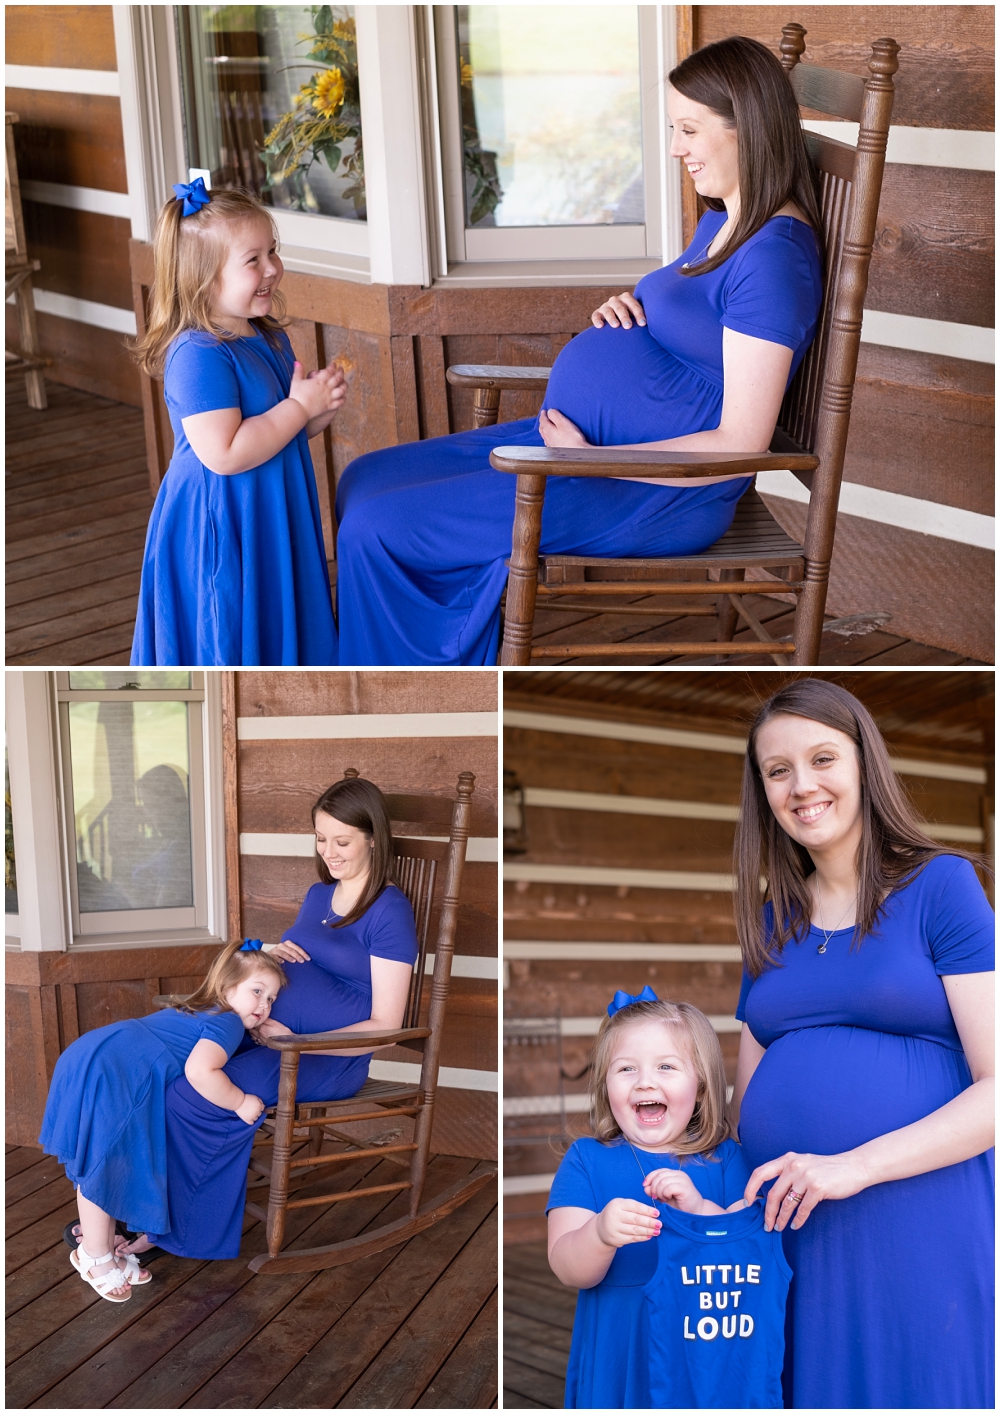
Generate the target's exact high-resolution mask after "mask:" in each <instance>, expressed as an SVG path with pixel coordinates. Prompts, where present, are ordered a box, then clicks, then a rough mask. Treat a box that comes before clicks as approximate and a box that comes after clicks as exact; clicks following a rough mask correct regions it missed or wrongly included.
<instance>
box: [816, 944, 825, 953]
mask: <svg viewBox="0 0 1000 1414" xmlns="http://www.w3.org/2000/svg"><path fill="white" fill-rule="evenodd" d="M816 951H817V952H826V943H820V945H819V947H818V948H817V949H816Z"/></svg>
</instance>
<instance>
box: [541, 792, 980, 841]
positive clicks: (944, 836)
mask: <svg viewBox="0 0 1000 1414" xmlns="http://www.w3.org/2000/svg"><path fill="white" fill-rule="evenodd" d="M524 803H525V805H526V806H527V807H529V808H539V807H541V808H547V809H553V810H586V811H598V812H602V813H604V812H606V813H608V814H612V815H657V816H665V817H667V818H670V819H679V820H724V821H727V822H735V821H737V820H739V818H740V810H739V806H738V805H706V804H704V803H703V802H702V801H700V800H659V799H656V798H655V797H653V796H647V795H599V794H597V793H596V792H594V791H584V790H548V789H546V788H544V787H541V786H525V787H524ZM922 828H923V829H924V830H925V831H926V833H927V834H929V835H930V836H931V838H932V839H935V840H954V841H955V842H956V843H958V842H961V843H963V844H981V843H982V839H983V831H982V828H981V826H979V825H941V824H936V823H932V822H924V824H923V826H922Z"/></svg>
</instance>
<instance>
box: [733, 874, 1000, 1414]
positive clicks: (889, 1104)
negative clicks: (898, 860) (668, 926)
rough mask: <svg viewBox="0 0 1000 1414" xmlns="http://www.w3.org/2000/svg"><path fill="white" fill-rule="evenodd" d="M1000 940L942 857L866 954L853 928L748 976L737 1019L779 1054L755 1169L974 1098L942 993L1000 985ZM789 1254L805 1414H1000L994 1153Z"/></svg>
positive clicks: (757, 1077)
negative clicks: (985, 982)
mask: <svg viewBox="0 0 1000 1414" xmlns="http://www.w3.org/2000/svg"><path fill="white" fill-rule="evenodd" d="M765 922H766V924H769V916H768V915H766V916H765ZM993 935H994V922H993V914H992V911H991V909H990V907H989V904H988V903H987V901H986V898H985V896H984V894H983V890H982V886H981V885H980V883H979V880H978V879H977V878H976V875H975V871H974V870H973V868H972V866H971V865H970V864H968V863H967V862H966V861H965V860H962V859H957V858H956V857H955V856H954V855H939V856H938V857H936V858H934V859H932V860H931V861H930V863H928V864H927V865H925V866H924V868H923V869H921V870H919V872H917V873H916V874H915V875H914V876H912V877H911V879H910V881H909V882H908V883H906V884H905V885H904V886H902V887H900V888H897V889H896V890H895V891H894V892H893V893H892V894H891V895H890V896H889V898H888V900H887V902H886V904H885V907H884V909H883V912H882V916H881V918H880V919H879V920H878V922H877V924H876V928H875V931H874V932H873V933H872V934H871V935H870V936H868V937H866V938H865V939H864V940H863V941H862V944H861V946H860V948H859V947H855V946H853V945H852V943H853V929H851V928H840V929H837V930H835V931H834V932H833V933H831V934H830V939H829V944H828V946H827V950H826V952H825V953H819V952H818V951H817V949H818V947H819V945H820V944H821V943H822V942H823V936H824V935H823V934H822V933H821V932H820V930H819V929H818V928H810V929H809V932H808V934H807V935H806V936H805V937H804V938H803V939H802V941H801V942H799V943H794V942H792V943H788V944H786V945H785V947H784V949H783V950H782V952H781V954H780V958H779V960H778V961H779V965H778V966H776V967H773V968H771V969H769V970H768V971H766V972H764V973H762V975H761V976H760V977H758V978H756V980H754V979H752V978H751V977H750V976H749V975H744V978H743V990H742V992H741V995H740V1005H739V1009H738V1011H737V1016H738V1017H739V1018H740V1019H741V1020H744V1021H745V1022H746V1024H747V1026H748V1027H749V1028H750V1030H751V1032H752V1033H753V1036H754V1038H755V1039H756V1040H757V1041H758V1042H759V1044H760V1045H762V1046H763V1047H765V1052H764V1055H763V1057H762V1058H761V1061H760V1064H759V1065H758V1066H757V1069H756V1070H755V1071H754V1073H753V1077H752V1079H751V1081H750V1084H749V1086H748V1087H747V1092H746V1094H745V1096H744V1098H743V1105H742V1111H741V1115H740V1138H741V1139H742V1141H743V1145H744V1151H745V1153H746V1158H747V1162H748V1163H749V1164H750V1165H751V1167H753V1168H756V1167H757V1166H758V1165H759V1164H763V1163H767V1162H768V1161H769V1160H771V1159H775V1158H779V1157H780V1156H781V1155H782V1154H785V1153H787V1152H789V1151H790V1150H793V1151H797V1152H798V1153H806V1154H809V1153H811V1154H840V1153H844V1152H846V1151H847V1150H850V1149H854V1148H856V1147H857V1146H858V1145H860V1144H865V1143H867V1142H868V1141H869V1140H870V1139H874V1138H877V1137H878V1136H879V1135H882V1134H888V1133H890V1132H891V1131H893V1130H896V1129H901V1128H903V1127H904V1126H905V1125H908V1124H913V1123H914V1122H915V1121H916V1120H919V1119H922V1118H923V1117H924V1116H925V1115H928V1114H930V1113H932V1111H934V1110H936V1109H939V1108H940V1107H941V1106H942V1105H944V1104H947V1102H948V1101H949V1100H951V1099H954V1097H955V1096H956V1095H959V1094H961V1092H962V1091H963V1090H965V1089H966V1088H967V1087H968V1086H969V1085H970V1084H971V1080H972V1077H971V1075H970V1073H969V1067H968V1065H967V1063H966V1060H965V1056H964V1054H963V1051H962V1043H961V1040H960V1039H959V1036H958V1032H957V1031H956V1029H955V1023H954V1021H953V1019H952V1015H951V1009H950V1007H949V1005H948V998H947V995H946V993H945V990H944V987H943V985H942V982H941V978H942V977H947V976H956V975H960V974H963V973H970V972H990V971H992V968H993ZM784 1237H785V1255H786V1257H787V1258H788V1262H789V1265H790V1266H791V1268H792V1270H793V1271H794V1273H795V1276H794V1279H793V1281H792V1287H791V1293H790V1296H789V1305H788V1328H787V1331H786V1364H785V1399H786V1403H787V1404H788V1405H789V1406H791V1407H794V1408H796V1409H802V1408H806V1409H983V1408H990V1409H991V1408H993V1407H994V1389H993V1332H994V1315H993V1274H994V1269H993V1152H992V1150H991V1151H990V1152H989V1153H986V1154H980V1155H978V1156H977V1157H976V1158H972V1159H966V1160H965V1161H964V1162H962V1163H957V1164H950V1165H948V1167H946V1168H939V1169H934V1170H933V1171H932V1172H930V1173H922V1174H917V1175H916V1176H915V1177H913V1178H903V1179H896V1180H894V1181H892V1182H889V1183H878V1184H875V1185H874V1186H873V1187H871V1188H865V1189H863V1190H862V1191H861V1192H860V1193H856V1194H855V1195H854V1196H853V1197H852V1198H842V1199H839V1200H836V1201H834V1200H832V1199H831V1200H828V1201H827V1202H823V1203H819V1204H818V1205H817V1206H816V1208H815V1209H814V1210H813V1211H812V1213H810V1215H809V1218H808V1220H807V1221H806V1223H805V1224H804V1226H803V1227H802V1228H801V1229H800V1230H799V1231H798V1232H794V1231H792V1229H791V1228H790V1227H789V1228H786V1229H785V1234H784Z"/></svg>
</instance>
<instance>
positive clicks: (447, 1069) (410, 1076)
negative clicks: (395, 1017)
mask: <svg viewBox="0 0 1000 1414" xmlns="http://www.w3.org/2000/svg"><path fill="white" fill-rule="evenodd" d="M368 1074H369V1076H370V1077H371V1079H372V1080H396V1081H398V1082H400V1083H401V1084H403V1085H416V1084H417V1083H418V1082H419V1080H420V1066H419V1065H414V1064H410V1062H408V1061H380V1060H373V1061H372V1062H371V1064H370V1065H369V1067H368ZM438 1084H439V1085H442V1086H444V1088H445V1089H447V1090H480V1091H486V1092H488V1093H490V1094H493V1095H496V1094H498V1093H499V1091H500V1075H499V1073H498V1072H497V1071H495V1070H466V1069H463V1067H461V1066H454V1065H443V1066H441V1068H440V1069H439V1071H438Z"/></svg>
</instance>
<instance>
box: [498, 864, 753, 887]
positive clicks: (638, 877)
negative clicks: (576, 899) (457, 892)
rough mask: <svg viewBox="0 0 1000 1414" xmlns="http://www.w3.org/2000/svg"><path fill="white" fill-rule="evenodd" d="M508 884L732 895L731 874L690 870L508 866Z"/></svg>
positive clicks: (505, 873) (568, 865)
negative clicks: (683, 891) (522, 882)
mask: <svg viewBox="0 0 1000 1414" xmlns="http://www.w3.org/2000/svg"><path fill="white" fill-rule="evenodd" d="M503 876H504V879H505V881H507V882H508V883H511V882H514V883H516V882H517V881H518V880H522V881H524V882H526V883H529V884H586V885H587V886H588V887H590V888H599V887H600V886H601V885H605V886H611V887H618V888H622V887H625V888H629V889H693V890H695V891H696V892H698V893H726V894H728V893H731V892H732V890H733V876H732V875H731V874H709V873H699V872H696V871H694V870H689V869H607V868H601V867H598V866H596V865H594V866H591V865H587V864H505V865H504V869H503Z"/></svg>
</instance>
